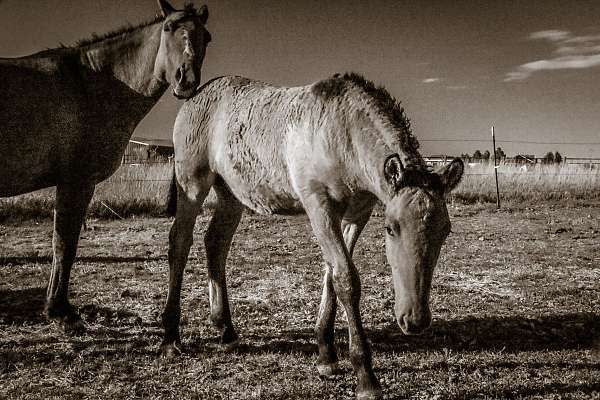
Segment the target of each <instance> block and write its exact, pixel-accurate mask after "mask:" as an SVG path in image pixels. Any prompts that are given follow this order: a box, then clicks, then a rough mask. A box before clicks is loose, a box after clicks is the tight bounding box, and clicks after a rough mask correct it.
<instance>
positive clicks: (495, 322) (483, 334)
mask: <svg viewBox="0 0 600 400" xmlns="http://www.w3.org/2000/svg"><path fill="white" fill-rule="evenodd" d="M44 299H45V289H44V288H39V287H38V288H27V289H21V290H0V326H1V325H17V326H18V325H30V324H36V323H45V319H44V316H43V308H44ZM79 312H80V314H81V316H82V318H83V319H84V321H86V323H88V324H93V325H94V326H96V331H97V332H95V333H97V334H98V335H102V336H103V337H104V338H105V340H119V341H122V340H125V341H126V340H127V337H126V336H127V335H125V337H124V336H123V328H125V329H126V328H128V327H131V328H133V327H135V326H138V327H144V328H145V329H150V330H152V331H155V332H154V333H153V334H152V335H151V336H154V335H156V334H157V333H161V330H160V327H159V325H158V323H157V322H156V321H155V322H153V323H152V324H150V325H149V324H148V323H145V324H143V323H142V319H141V317H140V316H138V315H137V314H135V313H133V312H131V311H128V310H120V309H119V310H117V309H113V308H110V307H104V306H97V305H93V304H89V305H84V306H82V307H80V308H79ZM57 329H58V328H57ZM99 329H100V330H102V332H100V330H99ZM185 329H186V331H187V332H188V333H189V334H191V335H192V337H193V339H192V341H191V343H187V346H186V351H187V352H188V353H191V354H201V353H204V352H207V351H212V350H214V349H215V348H218V344H217V335H216V332H215V334H214V336H211V337H195V338H194V332H193V327H190V326H188V327H186V328H185ZM239 333H240V335H241V338H242V340H241V342H242V344H241V345H240V347H239V348H238V349H237V351H238V352H242V353H269V352H282V353H298V352H300V353H307V354H316V353H317V346H316V340H315V338H314V333H313V331H312V329H310V328H307V329H303V330H283V331H281V332H280V333H277V334H270V333H267V334H265V335H259V334H245V333H244V332H239ZM89 334H94V332H93V331H92V332H89ZM367 335H368V337H369V340H370V342H371V343H372V347H373V349H374V351H375V352H379V353H390V352H402V351H419V350H436V349H444V348H445V349H449V350H466V351H486V350H489V351H500V350H502V351H505V352H520V351H539V350H568V349H597V350H598V352H599V354H600V314H595V313H570V314H550V315H543V316H539V317H535V318H531V317H526V316H522V315H515V316H513V317H493V316H489V317H477V318H475V317H473V318H464V319H455V320H449V321H436V322H435V323H434V324H433V326H432V327H431V329H430V330H429V331H428V332H427V333H426V334H424V335H421V336H405V335H403V334H402V333H401V332H400V330H399V329H398V328H397V327H396V326H395V325H388V326H386V327H384V328H382V329H376V330H369V332H368V333H367ZM336 339H337V344H338V348H339V352H340V354H341V355H342V356H346V355H347V354H346V353H347V347H348V336H347V330H346V329H343V328H339V329H337V330H336ZM157 346H158V343H157Z"/></svg>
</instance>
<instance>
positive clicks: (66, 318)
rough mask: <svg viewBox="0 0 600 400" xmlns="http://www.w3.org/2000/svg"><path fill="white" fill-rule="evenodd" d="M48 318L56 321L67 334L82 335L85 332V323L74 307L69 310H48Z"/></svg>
mask: <svg viewBox="0 0 600 400" xmlns="http://www.w3.org/2000/svg"><path fill="white" fill-rule="evenodd" d="M46 318H47V319H48V321H50V322H54V323H56V324H57V325H58V326H59V327H60V329H61V330H62V331H63V332H64V333H65V334H67V335H81V334H82V333H84V332H85V325H84V323H83V321H82V320H81V317H79V314H77V313H76V312H75V311H74V310H73V308H72V307H69V308H68V311H67V312H60V313H59V312H56V311H52V310H46Z"/></svg>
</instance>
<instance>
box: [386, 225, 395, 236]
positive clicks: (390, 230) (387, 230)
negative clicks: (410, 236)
mask: <svg viewBox="0 0 600 400" xmlns="http://www.w3.org/2000/svg"><path fill="white" fill-rule="evenodd" d="M385 231H386V232H387V234H388V235H390V236H394V230H393V229H392V228H390V227H389V226H387V225H386V226H385Z"/></svg>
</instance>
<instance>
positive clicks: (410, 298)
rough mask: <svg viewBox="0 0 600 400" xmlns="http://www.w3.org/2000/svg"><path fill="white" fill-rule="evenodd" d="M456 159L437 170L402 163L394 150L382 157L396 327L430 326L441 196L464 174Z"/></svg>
mask: <svg viewBox="0 0 600 400" xmlns="http://www.w3.org/2000/svg"><path fill="white" fill-rule="evenodd" d="M463 170H464V166H463V163H462V161H461V160H460V159H455V160H454V161H452V162H451V163H450V164H448V165H447V166H446V167H444V168H442V169H441V170H440V171H437V172H430V171H427V170H425V169H424V168H409V167H406V168H405V167H404V166H403V165H402V162H401V160H400V157H399V156H398V155H397V154H394V155H393V156H390V157H388V158H387V160H386V161H385V165H384V172H385V173H384V175H385V178H386V180H387V182H388V184H389V185H390V186H391V190H392V191H393V193H394V195H393V196H392V198H391V200H390V201H389V203H388V204H386V211H385V229H386V231H387V234H386V254H387V259H388V262H389V263H390V265H391V267H392V276H393V281H394V293H395V300H396V304H395V306H394V311H395V314H396V320H397V321H398V325H399V326H400V328H401V329H402V331H403V332H404V333H405V334H408V335H410V334H419V333H421V332H422V331H423V330H424V329H426V328H428V327H429V326H430V324H431V311H430V310H429V290H430V288H431V278H432V276H433V270H434V268H435V265H436V263H437V260H438V256H439V254H440V249H441V247H442V244H443V243H444V240H445V239H446V237H447V236H448V234H449V233H450V219H449V217H448V210H447V208H446V202H445V199H444V196H445V195H446V194H447V193H448V192H450V191H451V190H452V189H454V187H456V185H457V184H458V182H459V181H460V178H461V177H462V174H463Z"/></svg>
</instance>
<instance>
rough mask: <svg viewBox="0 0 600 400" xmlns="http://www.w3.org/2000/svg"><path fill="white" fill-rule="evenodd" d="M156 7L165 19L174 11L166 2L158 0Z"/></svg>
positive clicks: (165, 0)
mask: <svg viewBox="0 0 600 400" xmlns="http://www.w3.org/2000/svg"><path fill="white" fill-rule="evenodd" d="M158 6H159V7H160V12H161V13H162V16H163V17H165V18H166V17H167V16H168V15H169V14H171V13H174V12H175V11H177V10H175V9H174V8H173V6H172V5H170V4H169V2H168V1H167V0H158Z"/></svg>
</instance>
